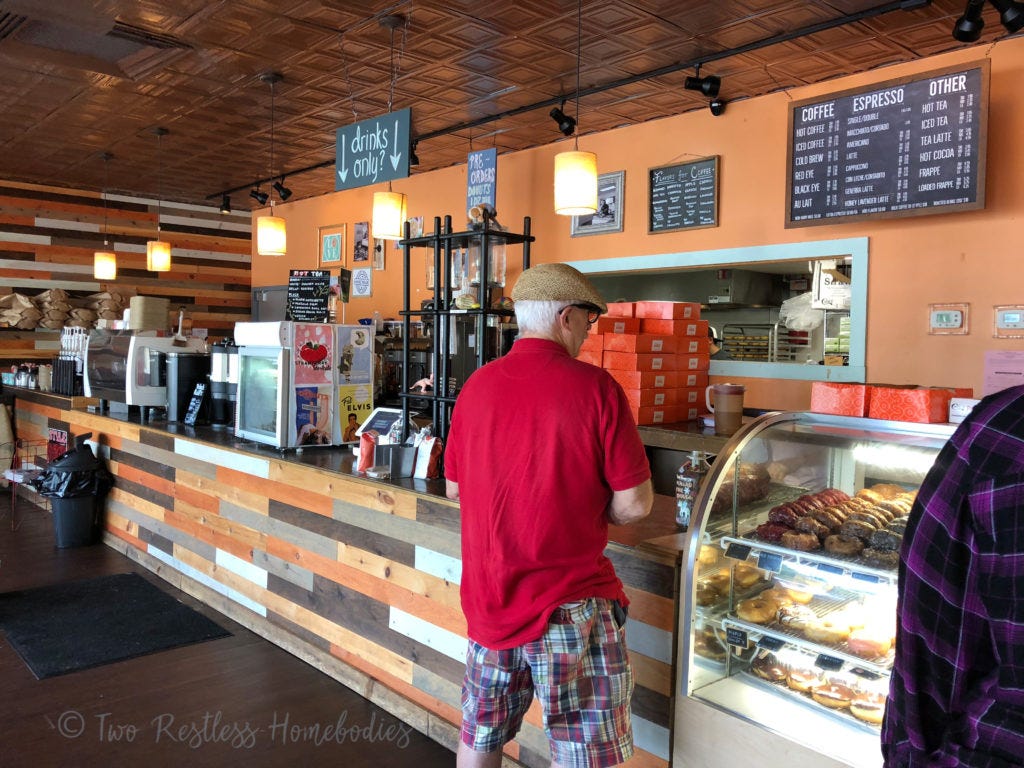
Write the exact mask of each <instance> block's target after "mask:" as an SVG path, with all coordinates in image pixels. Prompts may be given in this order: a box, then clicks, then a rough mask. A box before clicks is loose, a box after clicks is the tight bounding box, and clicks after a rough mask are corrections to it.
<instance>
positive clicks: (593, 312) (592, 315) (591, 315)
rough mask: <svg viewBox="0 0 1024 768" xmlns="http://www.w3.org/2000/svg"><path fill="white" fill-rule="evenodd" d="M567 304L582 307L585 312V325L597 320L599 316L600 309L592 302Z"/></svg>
mask: <svg viewBox="0 0 1024 768" xmlns="http://www.w3.org/2000/svg"><path fill="white" fill-rule="evenodd" d="M567 306H570V307H576V308H577V309H582V310H583V311H584V312H586V313H587V325H593V324H594V323H596V322H597V318H599V317H600V316H601V310H600V309H598V308H597V307H595V306H594V305H593V304H568V305H567Z"/></svg>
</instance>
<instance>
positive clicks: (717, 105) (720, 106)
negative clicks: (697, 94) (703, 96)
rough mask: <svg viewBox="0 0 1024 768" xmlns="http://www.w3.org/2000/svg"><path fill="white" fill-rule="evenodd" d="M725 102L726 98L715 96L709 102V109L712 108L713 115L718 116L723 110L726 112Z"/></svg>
mask: <svg viewBox="0 0 1024 768" xmlns="http://www.w3.org/2000/svg"><path fill="white" fill-rule="evenodd" d="M725 104H726V101H725V99H719V98H714V99H712V100H711V103H710V104H708V109H710V110H711V114H712V115H714V116H715V117H718V116H719V115H721V114H722V113H723V112H725Z"/></svg>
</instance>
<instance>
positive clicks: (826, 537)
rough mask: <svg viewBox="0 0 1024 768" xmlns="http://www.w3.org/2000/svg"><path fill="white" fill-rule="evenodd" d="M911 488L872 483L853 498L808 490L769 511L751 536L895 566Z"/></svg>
mask: <svg viewBox="0 0 1024 768" xmlns="http://www.w3.org/2000/svg"><path fill="white" fill-rule="evenodd" d="M916 493H917V492H916V491H908V490H906V489H904V488H902V487H900V486H898V485H895V484H893V483H877V484H875V485H873V486H871V487H870V488H864V489H862V490H860V491H857V493H856V495H855V496H853V497H852V498H851V497H850V496H849V495H847V494H846V493H844V492H843V491H840V490H838V489H836V488H826V489H825V490H823V491H818V492H817V493H808V494H804V495H803V496H800V497H799V498H797V499H794V500H793V501H787V502H783V503H782V504H777V505H776V506H774V507H772V508H771V509H770V510H768V519H767V520H766V521H765V522H763V523H761V524H760V525H758V526H757V528H756V529H755V530H754V536H755V537H757V538H758V539H760V540H762V541H767V542H770V543H772V544H776V543H777V544H779V545H781V546H783V547H785V548H787V549H791V550H793V551H795V552H814V551H817V550H820V549H824V550H825V552H827V553H828V554H830V555H835V556H837V557H840V558H845V559H857V560H863V561H864V562H866V563H867V564H869V565H870V566H872V567H876V568H884V569H895V568H896V567H897V566H898V565H899V549H900V546H901V544H902V543H903V532H904V531H905V530H906V519H907V515H909V513H910V507H911V504H912V503H913V500H914V497H915V495H916Z"/></svg>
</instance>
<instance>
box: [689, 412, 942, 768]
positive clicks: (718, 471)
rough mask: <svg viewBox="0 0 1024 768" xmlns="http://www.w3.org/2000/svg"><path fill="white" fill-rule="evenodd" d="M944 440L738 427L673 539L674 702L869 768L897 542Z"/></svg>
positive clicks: (824, 422)
mask: <svg viewBox="0 0 1024 768" xmlns="http://www.w3.org/2000/svg"><path fill="white" fill-rule="evenodd" d="M952 433H953V427H952V426H950V425H945V424H941V425H940V424H909V423H902V422H888V421H878V420H873V419H861V418H849V417H843V416H829V415H824V414H816V413H769V414H765V415H763V416H760V417H758V418H757V419H755V420H754V421H751V422H749V423H748V424H746V425H744V427H743V429H742V430H741V431H740V432H738V433H737V434H736V435H735V436H734V437H733V438H732V439H730V441H729V443H728V444H727V445H726V446H725V448H724V449H723V451H722V453H720V454H719V455H718V456H717V457H715V459H714V461H713V463H712V467H711V470H710V472H709V473H708V474H707V476H706V478H705V480H704V481H703V483H702V484H701V487H700V489H699V492H698V499H697V503H696V510H697V511H696V516H695V519H694V521H693V523H692V525H691V528H690V532H689V534H688V536H689V540H688V542H687V549H686V558H687V562H686V564H685V566H686V574H687V576H688V577H689V578H688V579H686V580H684V583H683V590H682V595H681V600H682V605H681V612H682V613H681V620H680V630H681V647H680V654H681V656H680V662H681V665H680V686H681V693H682V694H683V695H684V696H687V697H691V698H692V699H693V700H696V701H698V702H702V703H705V704H708V705H710V706H711V707H713V708H715V709H716V710H717V711H719V712H722V713H725V714H728V715H732V716H734V717H738V718H740V719H742V720H745V721H747V722H748V723H750V724H755V725H757V726H760V727H761V728H764V729H767V730H768V731H770V732H772V733H773V734H775V735H776V736H778V737H781V738H782V739H784V740H786V741H788V742H791V743H792V744H793V747H794V749H796V750H798V751H800V750H806V751H807V752H808V753H811V754H817V755H820V756H821V757H822V758H824V757H825V756H827V757H828V758H831V759H832V760H834V761H835V763H836V764H839V765H852V766H874V767H876V766H879V765H881V753H880V751H879V734H880V723H881V719H882V712H883V709H884V706H885V697H886V693H887V691H888V685H889V673H890V670H891V667H892V658H893V648H892V646H893V639H894V635H895V627H896V586H897V567H898V561H899V548H900V544H901V542H902V537H903V531H904V528H905V526H906V520H907V514H908V513H909V511H910V505H911V503H912V502H913V500H914V497H915V495H916V493H917V490H918V488H919V486H920V484H921V482H922V481H923V479H924V476H925V474H926V473H927V472H928V470H929V469H930V467H931V466H932V464H933V463H934V460H935V457H936V455H937V454H938V451H939V449H940V448H941V447H942V446H943V445H944V444H945V442H946V441H947V440H948V439H949V437H950V436H951V435H952ZM822 762H824V761H822ZM810 764H814V762H813V761H812V762H811V763H810Z"/></svg>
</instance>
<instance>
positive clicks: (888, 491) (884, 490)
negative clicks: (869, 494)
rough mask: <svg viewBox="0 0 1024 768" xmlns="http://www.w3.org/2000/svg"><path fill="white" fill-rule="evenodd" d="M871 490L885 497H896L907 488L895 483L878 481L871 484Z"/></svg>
mask: <svg viewBox="0 0 1024 768" xmlns="http://www.w3.org/2000/svg"><path fill="white" fill-rule="evenodd" d="M871 490H872V491H874V492H875V493H877V494H878V495H879V496H881V497H882V498H883V499H895V498H898V497H899V496H901V495H902V494H903V493H905V492H906V490H907V489H906V488H904V487H903V486H902V485H896V484H895V483H876V484H875V485H872V486H871Z"/></svg>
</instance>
